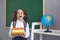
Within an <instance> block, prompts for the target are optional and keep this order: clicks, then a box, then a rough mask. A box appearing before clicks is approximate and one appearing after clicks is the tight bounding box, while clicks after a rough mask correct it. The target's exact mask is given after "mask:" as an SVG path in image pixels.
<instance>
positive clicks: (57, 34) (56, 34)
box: [31, 22, 60, 40]
mask: <svg viewBox="0 0 60 40" xmlns="http://www.w3.org/2000/svg"><path fill="white" fill-rule="evenodd" d="M32 24H33V25H32V30H31V40H34V33H39V34H40V40H42V35H43V34H46V35H54V36H60V30H51V29H50V30H51V31H52V32H44V31H45V30H46V29H42V24H41V23H39V22H34V23H32ZM35 25H40V29H34V27H35Z"/></svg>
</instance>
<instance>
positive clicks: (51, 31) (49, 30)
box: [44, 26, 52, 32]
mask: <svg viewBox="0 0 60 40" xmlns="http://www.w3.org/2000/svg"><path fill="white" fill-rule="evenodd" d="M44 32H52V31H50V30H49V26H48V27H47V30H46V31H44Z"/></svg>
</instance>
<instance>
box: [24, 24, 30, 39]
mask: <svg viewBox="0 0 60 40" xmlns="http://www.w3.org/2000/svg"><path fill="white" fill-rule="evenodd" d="M29 36H30V31H29V24H28V23H27V27H26V36H25V38H28V37H29Z"/></svg>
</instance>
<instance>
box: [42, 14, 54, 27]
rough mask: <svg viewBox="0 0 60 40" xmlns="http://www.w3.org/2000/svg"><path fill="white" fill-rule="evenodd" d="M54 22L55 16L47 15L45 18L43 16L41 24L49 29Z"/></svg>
mask: <svg viewBox="0 0 60 40" xmlns="http://www.w3.org/2000/svg"><path fill="white" fill-rule="evenodd" d="M53 22H54V19H53V16H52V15H51V14H45V15H44V16H42V18H41V23H42V25H44V26H46V27H48V26H51V25H52V24H53Z"/></svg>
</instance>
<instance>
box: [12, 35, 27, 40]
mask: <svg viewBox="0 0 60 40" xmlns="http://www.w3.org/2000/svg"><path fill="white" fill-rule="evenodd" d="M12 40H27V38H23V37H21V36H16V37H14V38H12Z"/></svg>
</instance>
